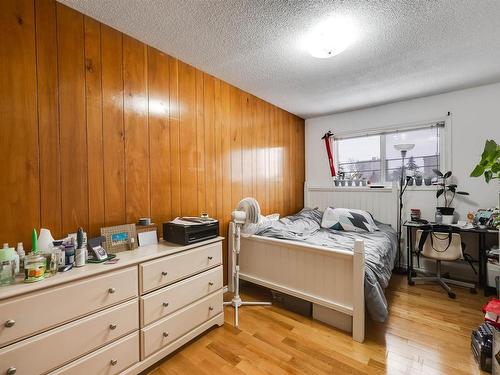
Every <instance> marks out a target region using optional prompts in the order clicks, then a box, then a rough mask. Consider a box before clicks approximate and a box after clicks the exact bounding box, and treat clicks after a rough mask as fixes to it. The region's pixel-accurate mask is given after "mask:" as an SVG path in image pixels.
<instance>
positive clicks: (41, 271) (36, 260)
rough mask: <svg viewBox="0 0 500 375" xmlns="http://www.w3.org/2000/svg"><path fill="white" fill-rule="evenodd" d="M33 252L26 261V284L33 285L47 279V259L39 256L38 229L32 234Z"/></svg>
mask: <svg viewBox="0 0 500 375" xmlns="http://www.w3.org/2000/svg"><path fill="white" fill-rule="evenodd" d="M31 238H32V251H31V253H30V254H29V255H26V257H25V260H24V282H25V283H33V282H36V281H41V280H43V279H44V278H45V268H46V261H45V257H44V256H41V255H40V254H38V240H37V235H36V229H33V233H32V237H31Z"/></svg>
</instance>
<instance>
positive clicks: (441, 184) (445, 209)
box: [432, 169, 469, 224]
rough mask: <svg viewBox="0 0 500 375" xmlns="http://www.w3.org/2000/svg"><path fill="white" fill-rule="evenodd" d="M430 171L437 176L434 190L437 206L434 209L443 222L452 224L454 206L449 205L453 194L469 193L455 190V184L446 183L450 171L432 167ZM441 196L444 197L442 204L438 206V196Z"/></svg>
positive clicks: (453, 196)
mask: <svg viewBox="0 0 500 375" xmlns="http://www.w3.org/2000/svg"><path fill="white" fill-rule="evenodd" d="M432 171H433V172H434V173H435V174H436V176H437V182H436V185H437V186H438V189H437V191H436V200H437V202H438V206H437V207H436V211H438V212H440V213H441V215H442V216H443V223H444V224H452V223H453V214H454V212H455V208H453V207H451V204H452V203H453V200H454V199H455V196H456V195H457V194H458V195H469V193H467V192H465V191H459V190H457V184H450V183H448V179H449V178H450V177H451V175H452V172H451V171H448V172H446V173H443V172H441V171H440V170H439V169H433V170H432ZM441 196H442V197H443V199H444V206H439V198H440V197H441Z"/></svg>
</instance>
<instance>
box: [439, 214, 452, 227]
mask: <svg viewBox="0 0 500 375" xmlns="http://www.w3.org/2000/svg"><path fill="white" fill-rule="evenodd" d="M454 219H455V215H442V219H441V223H443V224H448V225H450V224H453V221H454Z"/></svg>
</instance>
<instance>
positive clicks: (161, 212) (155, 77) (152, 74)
mask: <svg viewBox="0 0 500 375" xmlns="http://www.w3.org/2000/svg"><path fill="white" fill-rule="evenodd" d="M148 88H149V94H148V103H149V107H148V113H149V161H150V166H151V218H152V220H153V222H155V223H162V222H164V221H167V220H170V218H171V217H172V207H171V195H170V165H171V163H170V128H169V108H170V107H169V106H170V95H169V93H170V73H169V59H168V56H167V55H165V54H164V53H161V52H160V51H158V50H156V49H154V48H151V47H149V48H148ZM160 229H161V228H160Z"/></svg>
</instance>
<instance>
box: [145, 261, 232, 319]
mask: <svg viewBox="0 0 500 375" xmlns="http://www.w3.org/2000/svg"><path fill="white" fill-rule="evenodd" d="M222 283H223V281H222V266H218V267H216V268H212V269H210V270H208V271H205V272H203V273H200V274H198V275H195V276H192V277H190V278H188V279H185V280H182V281H179V282H178V283H175V284H172V285H169V286H167V287H165V288H161V289H159V290H157V291H155V292H152V293H148V294H146V295H145V296H142V297H141V312H142V314H141V317H142V320H141V326H142V327H144V326H146V325H148V324H150V323H152V322H154V321H156V320H158V319H160V318H163V317H164V316H167V315H168V314H171V313H172V312H174V311H176V310H178V309H180V308H182V307H184V306H187V305H189V304H190V303H192V302H194V301H196V300H198V299H200V298H202V297H205V296H206V295H208V294H210V293H212V292H214V291H216V290H219V289H221V288H222V286H223V285H222Z"/></svg>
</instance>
